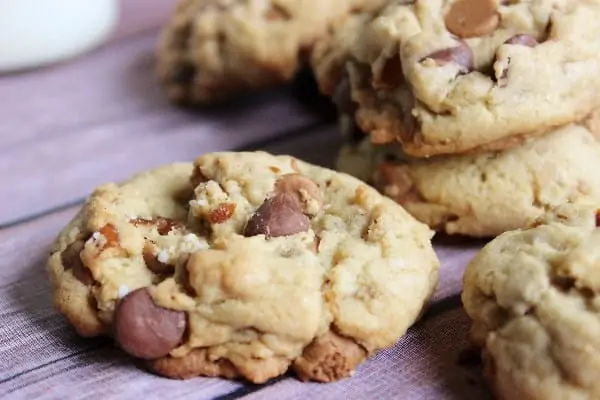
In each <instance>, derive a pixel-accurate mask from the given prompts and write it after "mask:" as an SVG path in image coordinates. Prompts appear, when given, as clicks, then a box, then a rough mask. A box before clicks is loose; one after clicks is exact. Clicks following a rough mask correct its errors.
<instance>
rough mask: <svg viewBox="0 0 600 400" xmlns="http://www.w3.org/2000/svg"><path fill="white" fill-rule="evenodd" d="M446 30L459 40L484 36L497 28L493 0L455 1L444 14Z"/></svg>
mask: <svg viewBox="0 0 600 400" xmlns="http://www.w3.org/2000/svg"><path fill="white" fill-rule="evenodd" d="M445 22H446V28H447V29H448V30H449V31H450V32H451V33H453V34H455V35H456V36H458V37H461V38H469V37H477V36H484V35H487V34H488V33H490V32H492V31H493V30H494V29H496V27H497V26H498V23H499V22H500V17H499V16H498V12H497V10H496V2H495V1H494V0H457V1H455V2H454V3H452V5H450V9H449V10H448V12H447V13H446V19H445Z"/></svg>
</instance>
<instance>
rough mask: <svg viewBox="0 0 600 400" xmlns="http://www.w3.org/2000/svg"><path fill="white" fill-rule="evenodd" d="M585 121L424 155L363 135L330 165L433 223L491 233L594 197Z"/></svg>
mask: <svg viewBox="0 0 600 400" xmlns="http://www.w3.org/2000/svg"><path fill="white" fill-rule="evenodd" d="M593 121H595V119H594V118H590V119H589V120H587V121H586V122H590V123H589V124H587V123H586V124H585V125H584V124H572V125H567V126H565V127H562V128H559V129H557V130H555V131H553V132H552V133H548V134H546V135H544V136H541V137H538V138H533V139H529V140H527V141H526V142H525V143H523V144H522V145H520V146H518V147H515V148H511V149H507V150H503V151H497V152H490V153H483V154H472V155H453V156H437V157H431V158H430V159H427V160H425V159H421V158H411V157H407V156H405V155H404V154H403V153H402V151H401V149H400V146H399V145H397V144H394V143H392V144H388V145H374V144H372V143H371V142H370V141H369V139H368V138H365V139H363V141H362V142H360V144H358V145H348V146H346V148H344V149H343V150H342V151H341V153H340V156H339V159H338V165H337V167H338V169H339V170H341V171H343V172H346V173H350V174H352V175H354V176H356V177H358V178H360V179H362V180H365V181H367V182H369V183H372V184H374V185H375V186H376V187H377V188H378V189H380V190H381V191H382V192H383V193H385V194H386V195H388V196H390V197H391V198H392V199H394V200H395V201H397V202H398V203H399V204H401V205H402V206H403V207H404V208H405V209H406V210H407V211H408V212H410V213H411V214H412V215H413V216H415V217H416V218H417V219H419V220H420V221H422V222H425V223H427V224H428V225H429V226H430V227H431V228H433V229H435V230H438V231H444V232H446V233H448V234H461V235H468V236H476V237H488V236H496V235H498V234H500V233H502V232H505V231H507V230H512V229H517V228H521V227H523V226H524V225H525V224H526V223H527V221H528V220H530V219H531V218H534V217H536V216H537V215H539V214H540V213H543V212H544V211H545V210H546V209H548V208H551V207H555V206H558V205H559V204H562V203H564V202H567V201H569V202H573V203H581V202H587V201H596V202H599V203H600V177H599V176H598V174H597V173H596V172H595V171H597V170H599V169H600V144H599V143H598V142H597V141H596V140H595V138H594V136H593V133H592V131H591V129H593V128H592V127H593V126H594V123H593ZM596 128H597V127H596ZM594 133H597V132H594Z"/></svg>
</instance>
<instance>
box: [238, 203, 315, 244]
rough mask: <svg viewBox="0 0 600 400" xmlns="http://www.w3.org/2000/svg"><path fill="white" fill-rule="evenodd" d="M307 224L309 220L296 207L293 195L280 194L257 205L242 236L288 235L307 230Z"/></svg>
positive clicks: (308, 224)
mask: <svg viewBox="0 0 600 400" xmlns="http://www.w3.org/2000/svg"><path fill="white" fill-rule="evenodd" d="M309 226H310V220H309V219H308V217H307V216H306V215H304V214H303V213H302V211H301V210H300V209H299V208H298V203H297V200H296V198H295V196H294V195H289V194H280V195H276V196H274V197H272V198H270V199H267V200H265V202H264V203H263V204H262V205H261V206H260V207H258V209H257V210H256V212H255V213H254V214H253V215H252V217H250V219H249V220H248V222H247V223H246V228H245V229H244V236H246V237H250V236H256V235H265V236H266V237H279V236H289V235H294V234H296V233H300V232H307V231H308V228H309Z"/></svg>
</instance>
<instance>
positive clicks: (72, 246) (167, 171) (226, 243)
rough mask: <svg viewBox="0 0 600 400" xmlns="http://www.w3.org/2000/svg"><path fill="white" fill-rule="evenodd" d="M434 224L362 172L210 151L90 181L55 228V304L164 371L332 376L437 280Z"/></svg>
mask: <svg viewBox="0 0 600 400" xmlns="http://www.w3.org/2000/svg"><path fill="white" fill-rule="evenodd" d="M432 234H433V232H432V231H430V230H429V229H428V228H427V226H426V225H424V224H422V223H420V222H417V221H416V220H415V219H414V218H413V217H411V216H410V215H409V214H408V213H407V212H406V211H404V210H403V209H402V208H401V207H400V206H399V205H397V204H396V203H394V202H393V201H392V200H390V199H388V198H386V197H385V196H382V195H381V194H379V193H378V192H377V191H376V190H375V189H373V188H371V187H369V186H367V185H365V184H364V183H362V182H360V181H359V180H357V179H355V178H353V177H350V176H348V175H345V174H340V173H337V172H334V171H332V170H328V169H325V168H321V167H317V166H313V165H310V164H307V163H305V162H302V161H300V160H298V159H295V158H292V157H289V156H273V155H270V154H267V153H263V152H247V153H244V152H240V153H233V152H231V153H227V152H225V153H216V154H209V155H205V156H202V157H200V158H198V159H197V160H196V162H195V164H194V165H191V164H189V165H188V164H177V165H170V166H165V167H161V168H158V169H156V170H153V171H149V172H147V173H144V174H141V175H138V176H135V177H134V178H132V179H131V180H129V181H127V182H125V183H122V184H119V185H117V184H107V185H103V186H101V187H99V188H98V189H96V190H95V191H94V192H93V194H92V195H91V196H90V198H89V199H88V200H87V202H86V203H85V205H84V207H83V208H82V210H81V211H80V212H79V214H78V215H77V216H76V217H75V219H74V220H73V221H72V222H71V223H69V225H68V226H67V227H66V228H64V230H63V231H62V232H61V233H60V235H59V237H58V239H57V241H56V243H55V245H54V248H53V249H52V254H51V256H50V260H49V264H48V268H49V274H50V278H51V281H52V286H53V293H54V294H53V297H54V304H55V306H56V308H57V309H58V311H59V312H60V313H62V314H64V315H65V316H66V317H67V319H68V320H69V322H70V323H71V325H73V326H74V328H75V329H76V330H77V331H78V332H79V333H80V334H81V335H83V336H96V335H111V336H112V337H114V339H115V341H116V343H117V344H118V345H119V346H120V347H121V348H122V349H123V350H124V351H126V352H127V353H129V354H131V355H133V356H134V357H137V358H139V359H143V360H146V363H147V365H148V368H149V369H150V370H152V371H154V372H156V373H158V374H160V375H164V376H167V377H171V378H189V377H193V376H198V375H203V376H222V377H226V378H237V377H242V378H245V379H247V380H250V381H252V382H255V383H260V382H265V381H267V380H268V379H270V378H273V377H275V376H278V375H281V374H283V373H285V372H286V371H287V370H288V369H291V370H292V371H294V372H295V373H296V374H297V375H298V376H299V377H300V378H301V379H303V380H315V381H321V382H330V381H334V380H338V379H342V378H344V377H347V376H349V375H350V373H351V372H352V371H353V370H354V369H355V368H356V367H357V365H358V364H360V363H361V362H362V361H363V360H365V359H366V358H367V357H369V356H370V355H372V354H374V353H375V352H377V351H378V350H380V349H382V348H384V347H387V346H390V345H392V344H394V343H395V342H396V341H397V340H398V339H399V338H400V337H401V336H403V335H404V333H405V332H406V330H407V329H408V328H409V327H410V326H411V325H412V324H413V323H414V321H415V320H416V319H417V317H418V316H419V314H420V313H421V312H422V311H423V309H424V307H425V305H426V303H427V301H428V299H429V298H430V296H431V294H432V292H433V290H434V288H435V286H436V282H437V269H438V260H437V258H436V255H435V253H434V251H433V249H432V247H431V243H430V239H431V237H432Z"/></svg>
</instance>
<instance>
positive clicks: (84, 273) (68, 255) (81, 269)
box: [60, 240, 94, 286]
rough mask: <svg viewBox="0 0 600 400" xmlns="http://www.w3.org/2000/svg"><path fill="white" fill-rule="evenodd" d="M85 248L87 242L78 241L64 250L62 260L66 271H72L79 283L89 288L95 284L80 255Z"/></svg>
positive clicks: (61, 255)
mask: <svg viewBox="0 0 600 400" xmlns="http://www.w3.org/2000/svg"><path fill="white" fill-rule="evenodd" d="M84 247H85V242H84V241H83V240H77V241H75V242H73V243H71V244H70V245H69V246H68V247H67V248H66V249H64V250H63V252H62V253H61V254H60V259H61V261H62V264H63V266H64V268H65V270H68V269H70V270H71V271H72V272H73V276H75V278H77V280H78V281H79V282H81V283H83V284H84V285H88V286H89V285H92V284H93V283H94V278H92V274H91V273H90V270H89V269H87V268H86V266H85V265H84V264H83V261H81V257H80V254H81V251H82V250H83V248H84Z"/></svg>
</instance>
